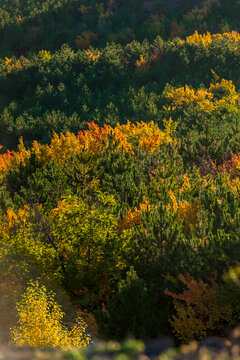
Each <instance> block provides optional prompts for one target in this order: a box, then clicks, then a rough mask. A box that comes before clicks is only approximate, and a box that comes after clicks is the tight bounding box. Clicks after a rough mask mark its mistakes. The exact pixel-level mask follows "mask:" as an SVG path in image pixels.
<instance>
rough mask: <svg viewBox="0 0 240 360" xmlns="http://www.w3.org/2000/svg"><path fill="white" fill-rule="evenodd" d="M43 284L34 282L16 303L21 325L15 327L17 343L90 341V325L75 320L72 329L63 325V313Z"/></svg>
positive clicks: (67, 345)
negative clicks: (88, 330)
mask: <svg viewBox="0 0 240 360" xmlns="http://www.w3.org/2000/svg"><path fill="white" fill-rule="evenodd" d="M54 296H55V294H54V293H53V292H47V290H46V287H45V286H44V285H42V286H41V285H40V284H39V282H38V281H36V282H33V281H31V282H30V284H29V286H28V288H27V290H26V292H25V293H24V294H23V296H22V300H21V301H20V302H19V303H17V312H18V317H19V320H18V325H17V326H15V327H14V328H13V329H12V339H13V342H14V343H15V344H16V345H18V346H32V347H39V348H46V347H50V348H60V349H63V350H70V349H73V348H84V347H86V346H87V345H88V343H89V342H90V336H89V335H88V334H87V332H86V327H87V325H86V324H85V323H84V322H83V321H82V319H81V318H77V319H76V324H75V325H74V326H73V328H72V329H68V328H67V327H66V326H64V325H63V323H62V319H63V316H64V313H63V311H62V309H61V306H60V305H58V304H57V303H56V301H55V299H54Z"/></svg>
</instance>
